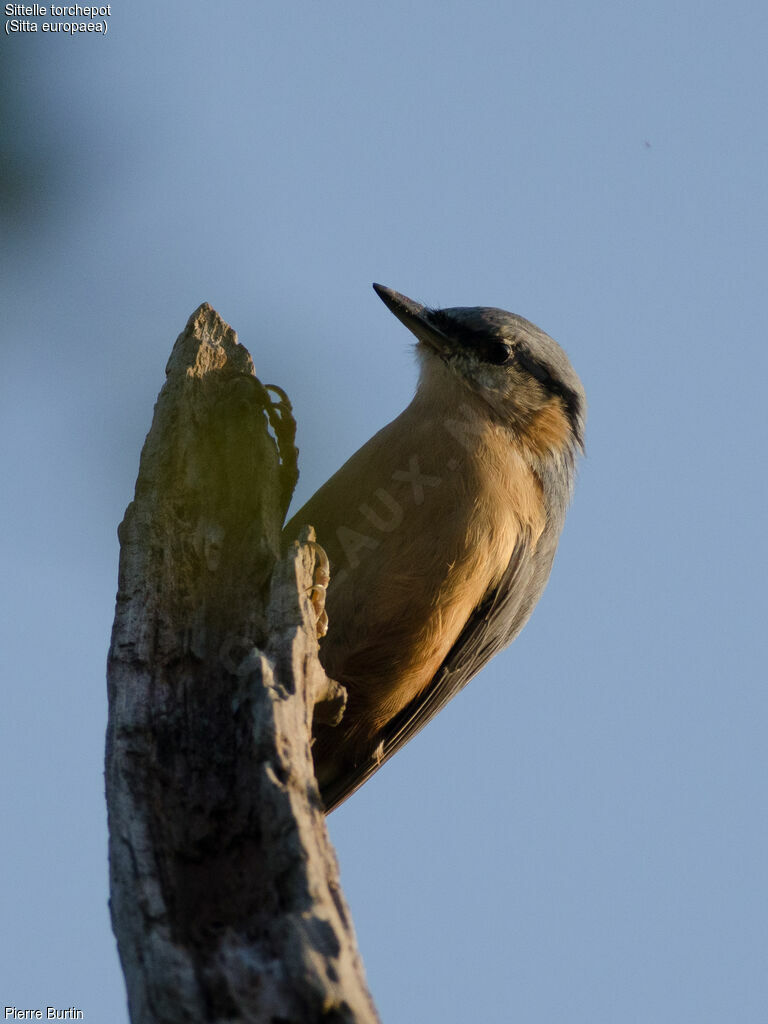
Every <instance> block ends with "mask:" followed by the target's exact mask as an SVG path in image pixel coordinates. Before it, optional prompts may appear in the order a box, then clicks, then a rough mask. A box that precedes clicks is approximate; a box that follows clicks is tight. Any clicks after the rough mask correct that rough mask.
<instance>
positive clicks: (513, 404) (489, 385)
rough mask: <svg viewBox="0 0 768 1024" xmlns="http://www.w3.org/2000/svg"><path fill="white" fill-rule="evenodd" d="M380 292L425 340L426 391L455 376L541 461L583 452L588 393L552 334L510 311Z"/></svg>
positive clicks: (421, 343) (377, 287)
mask: <svg viewBox="0 0 768 1024" xmlns="http://www.w3.org/2000/svg"><path fill="white" fill-rule="evenodd" d="M373 287H374V289H375V290H376V293H377V295H378V296H379V298H380V299H381V300H382V301H383V302H384V304H385V305H386V306H387V307H388V309H390V310H391V311H392V312H393V313H394V314H395V316H396V317H397V318H398V320H400V321H401V322H402V323H404V324H405V326H406V327H407V328H408V329H409V330H410V331H411V332H412V333H413V334H414V335H415V336H416V338H417V339H418V350H419V354H420V356H421V363H422V382H421V383H422V387H425V386H426V387H428V388H440V387H441V386H445V384H444V382H445V379H446V374H448V375H449V377H450V378H451V379H453V380H455V381H458V382H459V383H460V384H461V385H462V386H463V387H466V388H467V389H468V390H469V391H470V392H471V393H473V394H474V395H475V396H476V397H478V398H480V399H482V400H483V402H484V403H485V404H486V405H487V406H488V407H489V409H490V410H491V412H492V414H493V415H494V417H495V418H496V419H497V420H498V421H499V422H501V423H502V424H503V425H505V426H507V427H508V428H509V429H510V430H512V431H513V433H515V434H517V435H518V436H519V437H520V439H521V440H522V441H524V442H525V443H526V444H529V445H532V446H533V447H534V448H535V449H537V450H539V453H540V454H541V455H544V454H545V453H546V452H548V451H555V450H562V449H564V448H568V449H570V450H571V451H575V449H577V448H580V449H582V450H583V447H584V424H585V420H586V397H585V394H584V388H583V387H582V384H581V381H580V380H579V378H578V376H577V374H576V371H575V370H574V369H573V367H572V366H571V363H570V360H569V359H568V356H567V355H566V354H565V352H564V351H563V350H562V349H561V348H560V346H559V345H558V344H557V342H556V341H554V340H553V339H552V338H550V337H549V335H548V334H545V333H544V331H542V330H540V329H539V328H538V327H536V325H535V324H532V323H530V321H528V320H525V319H524V318H523V317H521V316H517V315H516V314H515V313H508V312H506V310H503V309H496V308H493V307H487V306H454V307H450V308H448V309H430V308H429V307H427V306H422V305H421V304H420V303H418V302H414V301H413V300H412V299H409V298H408V297H407V296H405V295H401V294H400V293H399V292H396V291H393V290H392V289H391V288H385V287H384V286H383V285H379V284H374V286H373Z"/></svg>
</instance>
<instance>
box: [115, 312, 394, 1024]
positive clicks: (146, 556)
mask: <svg viewBox="0 0 768 1024" xmlns="http://www.w3.org/2000/svg"><path fill="white" fill-rule="evenodd" d="M277 390H278V389H271V388H270V389H268V388H265V387H264V386H263V385H262V384H261V382H260V381H259V380H258V378H257V377H256V376H255V373H254V368H253V363H252V360H251V357H250V355H249V353H248V351H247V350H246V349H245V348H244V347H243V346H242V345H240V344H239V343H238V341H237V335H236V334H235V332H234V331H233V330H232V329H231V328H230V327H229V326H228V325H227V324H225V323H224V322H223V321H222V320H221V318H220V317H219V316H218V314H217V313H216V312H215V311H214V310H213V309H211V307H210V306H208V305H202V306H200V308H199V309H198V310H197V311H196V312H195V313H194V314H193V315H192V317H191V318H190V320H189V323H188V324H187V327H186V329H185V331H184V332H183V333H182V334H181V335H180V336H179V338H178V340H177V341H176V344H175V346H174V349H173V352H172V354H171V357H170V360H169V362H168V367H167V380H166V383H165V385H164V387H163V389H162V391H161V393H160V396H159V398H158V401H157V405H156V407H155V414H154V420H153V423H152V428H151V430H150V432H149V435H148V437H147V440H146V443H145V445H144V450H143V453H142V456H141V466H140V470H139V476H138V480H137V483H136V493H135V497H134V500H133V501H132V502H131V504H130V505H129V506H128V509H127V510H126V514H125V519H124V521H123V523H122V524H121V526H120V531H119V535H120V543H121V554H120V572H119V584H118V594H117V608H116V614H115V622H114V628H113V633H112V643H111V647H110V652H109V662H108V690H109V724H108V730H107V751H106V789H107V804H108V812H109V832H110V841H109V852H110V880H111V901H110V905H111V912H112V925H113V928H114V931H115V934H116V936H117V941H118V948H119V952H120V957H121V960H122V965H123V970H124V973H125V977H126V983H127V988H128V1003H129V1009H130V1015H131V1021H132V1022H133V1024H181V1022H187V1021H189V1022H194V1024H202V1022H216V1024H224V1022H235V1021H237V1022H253V1024H315V1022H317V1024H320V1022H324V1024H374V1022H376V1021H377V1020H378V1017H377V1015H376V1011H375V1009H374V1007H373V1004H372V1002H371V998H370V995H369V993H368V991H367V988H366V983H365V978H364V973H363V968H362V964H361V961H360V957H359V954H358V952H357V949H356V945H355V937H354V932H353V928H352V923H351V919H350V917H349V913H348V911H347V907H346V904H345V902H344V898H343V895H342V893H341V889H340V887H339V881H338V870H337V866H336V860H335V856H334V853H333V850H332V848H331V846H330V843H329V841H328V836H327V832H326V828H325V822H324V816H323V810H322V805H321V803H320V798H319V794H318V790H317V786H316V783H315V778H314V772H313V768H312V757H311V753H310V729H311V719H312V713H313V706H314V704H315V702H316V700H318V699H321V700H322V699H323V697H327V695H328V689H327V687H328V681H327V680H326V678H325V675H324V673H323V670H322V668H321V666H320V663H319V661H318V658H317V640H316V637H315V620H314V613H313V610H312V607H311V605H310V603H309V600H308V592H309V589H310V586H311V582H312V571H313V563H314V554H313V550H314V549H313V547H312V545H311V544H310V543H307V538H304V539H303V542H302V543H298V542H297V543H295V544H294V545H293V547H292V549H291V550H289V551H288V553H287V555H285V556H282V555H281V547H280V530H281V526H282V523H283V519H284V515H285V511H286V508H287V505H288V502H289V500H290V496H291V492H292V490H293V486H294V484H295V480H296V449H295V447H294V444H293V435H294V423H293V418H292V415H291V410H290V405H289V403H288V401H287V399H286V398H285V396H284V395H282V393H279V394H278V396H277V399H276V398H275V396H274V395H273V393H272V392H276V391H277Z"/></svg>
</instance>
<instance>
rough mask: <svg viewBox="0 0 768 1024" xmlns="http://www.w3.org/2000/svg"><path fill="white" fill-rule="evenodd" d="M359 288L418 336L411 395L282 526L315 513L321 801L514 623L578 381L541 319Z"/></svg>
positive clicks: (544, 557) (364, 770)
mask: <svg viewBox="0 0 768 1024" xmlns="http://www.w3.org/2000/svg"><path fill="white" fill-rule="evenodd" d="M373 288H374V289H375V291H376V293H377V294H378V296H379V297H380V298H381V299H382V301H383V302H384V304H385V305H386V306H387V308H388V309H389V310H390V311H391V312H392V313H393V314H394V315H395V316H396V317H397V319H398V320H400V321H401V322H402V323H403V324H404V325H405V326H406V327H407V328H408V329H409V330H410V331H411V332H412V334H413V335H414V336H415V338H416V353H417V356H418V361H419V364H420V373H419V380H418V386H417V388H416V391H415V394H414V397H413V399H412V401H411V403H410V404H409V405H408V406H407V408H406V409H405V410H404V411H403V412H402V413H401V414H400V415H399V416H397V417H396V418H395V419H394V420H393V421H392V422H391V423H389V424H388V425H387V426H385V427H384V428H383V429H382V430H380V431H379V432H378V433H376V434H375V435H374V436H373V437H372V438H371V439H370V440H369V441H368V442H367V443H366V444H364V445H363V446H362V448H360V449H359V450H358V451H357V452H356V453H355V454H354V455H352V456H351V458H350V459H349V460H348V461H347V462H345V463H344V465H343V466H342V467H341V468H340V469H339V470H338V471H337V472H336V473H335V474H334V475H333V476H332V477H331V478H330V479H329V480H328V481H327V482H326V483H325V484H324V485H323V486H322V487H320V489H319V490H318V491H317V493H316V494H314V496H313V497H311V498H310V499H309V500H308V501H307V502H306V504H305V505H303V507H301V508H300V509H299V510H298V511H297V512H296V513H295V515H293V516H292V518H291V519H290V521H289V522H288V523H287V525H286V526H285V529H284V536H285V538H286V539H287V540H293V539H295V538H296V537H297V536H298V534H299V531H300V530H301V528H302V527H303V526H305V525H311V526H313V527H314V529H315V532H316V537H317V542H318V544H319V545H320V546H321V548H322V550H323V551H324V552H325V554H326V555H327V558H328V562H329V565H330V582H329V583H328V586H327V590H326V594H325V609H326V612H327V615H328V629H327V633H326V635H325V636H324V637H322V639H321V640H320V660H321V662H322V665H323V667H324V669H325V672H326V674H327V675H328V676H329V677H330V678H331V679H333V680H335V681H336V682H338V683H340V684H341V685H342V686H343V687H345V688H346V691H347V706H346V710H345V711H344V713H343V716H342V718H341V721H340V722H339V724H337V725H330V724H328V723H327V722H326V723H322V722H320V723H317V724H315V725H314V726H313V736H312V753H313V758H314V766H315V774H316V778H317V782H318V786H319V791H320V797H321V800H322V803H323V807H324V810H325V812H326V813H330V811H332V810H333V809H335V808H336V807H338V806H339V804H341V803H342V802H343V801H344V800H346V799H347V797H349V796H350V795H351V794H352V793H354V792H355V791H356V790H357V789H358V788H359V787H360V786H361V785H362V784H363V783H364V782H365V781H366V780H367V779H369V778H370V776H371V775H373V773H374V772H376V771H377V770H378V769H379V768H380V767H381V765H383V764H384V763H385V762H386V761H388V760H389V758H390V757H392V755H393V754H395V753H396V752H397V751H398V750H399V749H400V748H401V747H402V746H403V744H405V743H406V742H407V741H408V740H410V739H411V738H412V737H413V736H414V735H415V734H416V733H417V732H419V731H420V730H421V729H422V728H423V726H424V725H426V723H427V722H428V721H429V720H430V719H431V718H432V717H433V716H434V715H435V714H436V713H437V712H438V711H439V710H440V709H441V708H442V707H444V705H445V704H446V703H447V702H448V701H449V700H450V699H451V698H452V697H453V696H455V695H456V694H457V693H458V692H459V691H460V690H461V689H462V688H463V687H464V686H465V685H466V684H467V682H469V680H470V679H471V678H472V677H473V676H474V675H476V673H477V672H478V671H479V670H480V669H481V668H482V667H483V666H484V665H485V664H486V663H487V662H488V661H489V659H490V658H492V657H493V656H494V655H495V654H496V653H497V652H499V651H501V650H502V649H503V648H505V647H506V646H507V645H508V644H509V643H511V641H512V640H514V638H515V637H516V636H517V635H518V633H519V632H520V630H521V629H522V628H523V626H524V625H525V623H526V622H527V620H528V618H529V616H530V615H531V612H532V611H533V608H534V606H535V604H536V603H537V601H538V600H539V597H540V596H541V594H542V591H543V590H544V587H545V585H546V583H547V580H548V577H549V574H550V569H551V566H552V561H553V558H554V555H555V549H556V547H557V544H558V540H559V537H560V533H561V530H562V528H563V524H564V521H565V515H566V510H567V508H568V506H569V503H570V501H571V497H572V493H573V488H574V481H575V476H576V469H577V462H578V458H579V456H580V455H581V454H583V452H584V427H585V421H586V397H585V393H584V388H583V386H582V383H581V381H580V379H579V377H578V376H577V374H576V372H575V370H574V369H573V367H572V365H571V363H570V361H569V359H568V357H567V355H566V354H565V352H564V351H563V349H562V348H561V347H560V346H559V345H558V344H557V342H556V341H554V340H553V339H552V338H551V337H549V335H547V334H545V333H544V331H542V330H541V329H540V328H538V327H536V326H535V325H534V324H532V323H531V322H530V321H528V320H526V319H524V318H523V317H521V316H518V315H516V314H514V313H508V312H506V311H505V310H503V309H498V308H496V307H483V306H475V307H463V306H457V307H449V308H444V309H441V308H430V307H428V306H425V305H422V304H421V303H418V302H415V301H414V300H413V299H410V298H408V297H407V296H405V295H402V294H400V293H399V292H396V291H394V290H393V289H391V288H387V287H384V286H383V285H380V284H374V285H373Z"/></svg>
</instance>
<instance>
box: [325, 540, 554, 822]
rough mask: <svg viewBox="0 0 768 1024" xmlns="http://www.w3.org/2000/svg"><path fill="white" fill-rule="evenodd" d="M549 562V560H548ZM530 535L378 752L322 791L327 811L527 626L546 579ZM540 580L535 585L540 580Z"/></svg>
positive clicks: (385, 733) (384, 734) (380, 740)
mask: <svg viewBox="0 0 768 1024" xmlns="http://www.w3.org/2000/svg"><path fill="white" fill-rule="evenodd" d="M550 562H551V559H550ZM537 563H539V559H538V558H536V552H535V548H534V547H533V545H532V543H531V538H530V536H527V535H523V536H521V537H520V539H519V540H518V542H517V544H516V545H515V548H514V550H513V552H512V557H511V558H510V560H509V564H508V565H507V568H506V570H505V572H504V575H503V576H502V578H501V580H500V581H499V583H498V584H497V585H496V586H495V587H493V589H492V590H489V591H488V592H487V593H486V594H485V596H484V597H483V599H482V601H481V602H480V603H479V604H478V605H477V607H476V608H475V610H474V612H473V613H472V615H471V616H470V617H469V619H468V621H467V624H466V625H465V627H464V629H463V630H462V631H461V633H460V634H459V637H458V639H457V640H456V642H455V643H454V645H453V647H451V649H450V651H449V652H448V654H447V655H446V657H445V659H444V661H443V663H442V665H441V666H440V668H439V669H438V670H437V672H436V673H435V675H434V677H433V678H432V681H431V683H430V684H429V685H428V686H427V687H426V688H425V689H424V690H423V691H422V692H421V693H420V694H418V696H416V697H414V699H413V700H412V701H411V702H410V703H409V704H407V705H406V706H405V707H404V708H403V709H402V711H400V712H399V713H398V714H397V715H395V716H394V718H392V720H391V721H389V722H388V723H387V725H386V726H385V727H384V728H383V729H382V730H381V732H380V733H379V734H378V736H377V738H376V741H377V743H376V748H375V750H373V751H371V752H370V754H369V755H368V756H367V757H366V758H365V759H364V760H362V761H361V762H360V763H359V764H357V765H355V766H354V767H353V768H350V769H349V770H348V771H346V772H345V773H344V774H343V775H341V776H339V777H338V778H335V779H333V780H332V781H331V782H330V783H328V784H326V785H325V786H323V789H322V798H323V803H324V805H325V809H326V811H332V810H333V809H334V807H338V805H339V804H340V803H341V802H342V801H343V800H346V799H347V797H348V796H351V794H352V793H354V791H355V790H356V789H358V788H359V787H360V786H362V784H363V783H364V782H365V781H366V780H367V779H369V778H370V776H371V775H373V773H374V772H375V771H377V770H378V769H379V768H380V767H381V765H382V764H384V762H385V761H388V760H389V758H390V757H392V755H393V754H395V753H396V752H397V751H398V750H399V749H400V747H402V746H403V744H404V743H407V742H408V740H409V739H411V738H412V737H413V736H415V735H416V733H417V732H419V731H420V730H421V729H423V728H424V726H425V725H426V724H427V722H428V721H429V720H430V718H432V717H433V716H434V715H436V714H437V712H438V711H440V709H441V708H443V707H444V706H445V705H446V704H447V703H448V701H449V700H451V698H452V697H454V696H455V695H456V694H457V693H458V692H459V690H461V689H462V688H463V687H464V686H466V684H467V683H468V682H469V680H470V679H471V678H472V676H474V675H475V674H476V673H477V672H479V671H480V669H481V668H482V667H483V666H484V665H485V664H486V662H487V661H489V660H490V659H491V658H492V657H493V656H494V654H496V653H498V651H500V650H502V649H503V648H504V647H506V646H507V644H508V643H509V642H510V641H511V640H513V639H514V637H515V636H516V635H517V634H518V633H519V631H520V630H521V629H522V627H523V625H524V624H525V622H526V620H527V619H528V616H529V615H530V613H531V611H532V609H533V606H534V604H535V603H536V600H537V599H538V596H539V594H540V593H541V590H542V588H543V585H544V581H545V580H546V576H547V574H548V569H549V567H548V566H547V567H546V570H545V571H544V573H543V574H542V573H541V568H542V567H541V566H540V564H537ZM542 575H543V579H542V580H541V582H540V583H539V577H540V576H542Z"/></svg>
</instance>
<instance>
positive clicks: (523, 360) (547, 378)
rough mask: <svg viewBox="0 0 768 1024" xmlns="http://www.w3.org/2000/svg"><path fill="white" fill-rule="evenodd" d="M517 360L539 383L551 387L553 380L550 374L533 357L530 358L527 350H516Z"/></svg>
mask: <svg viewBox="0 0 768 1024" xmlns="http://www.w3.org/2000/svg"><path fill="white" fill-rule="evenodd" d="M517 361H518V363H519V364H520V366H522V368H523V369H524V370H525V372H526V373H529V374H530V375H531V376H532V377H533V378H535V379H536V380H537V381H538V382H539V383H540V384H544V385H545V387H548V388H552V385H553V384H554V381H553V379H552V374H551V373H550V372H549V370H547V369H546V368H545V367H544V366H542V365H541V363H537V362H536V360H535V359H532V358H531V356H530V355H528V353H527V352H523V351H518V353H517Z"/></svg>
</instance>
